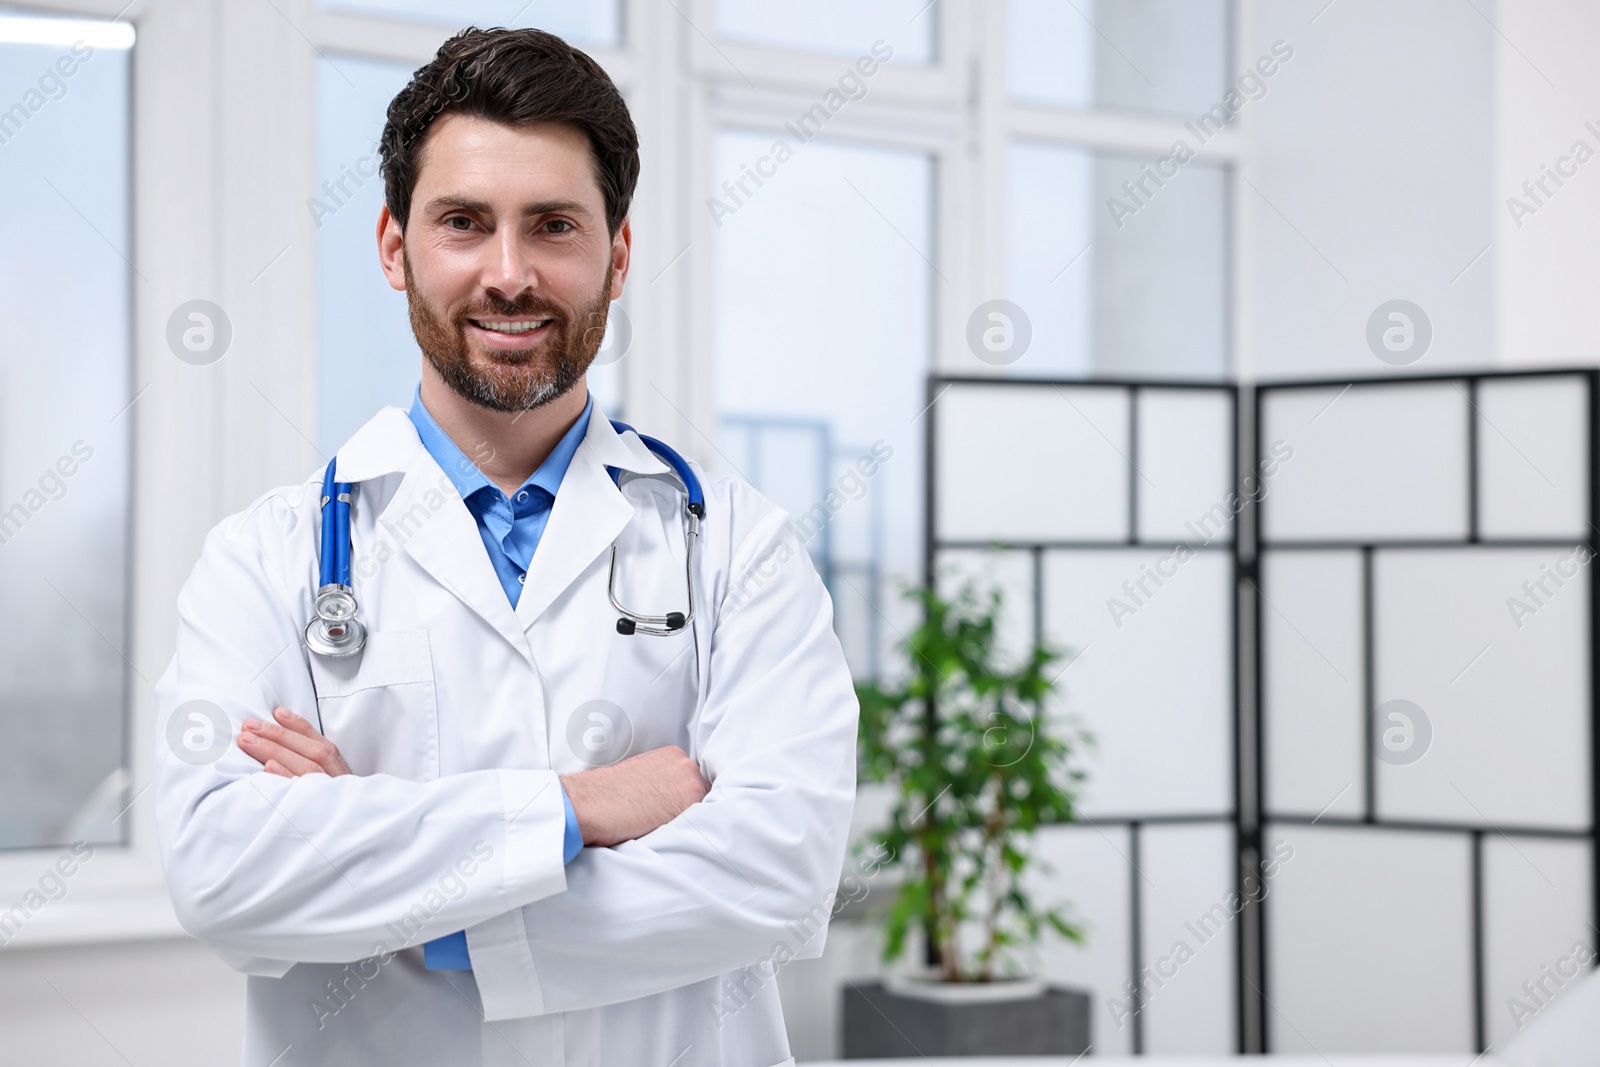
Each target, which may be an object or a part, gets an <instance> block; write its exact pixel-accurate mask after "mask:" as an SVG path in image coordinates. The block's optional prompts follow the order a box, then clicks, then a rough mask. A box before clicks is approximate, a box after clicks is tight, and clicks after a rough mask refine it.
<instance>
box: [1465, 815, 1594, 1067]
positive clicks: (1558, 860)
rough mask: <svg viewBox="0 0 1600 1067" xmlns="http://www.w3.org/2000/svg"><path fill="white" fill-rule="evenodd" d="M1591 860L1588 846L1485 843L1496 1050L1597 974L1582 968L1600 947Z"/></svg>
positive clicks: (1489, 1001) (1488, 983)
mask: <svg viewBox="0 0 1600 1067" xmlns="http://www.w3.org/2000/svg"><path fill="white" fill-rule="evenodd" d="M1591 857H1592V853H1591V850H1590V846H1589V845H1588V844H1587V843H1580V842H1576V841H1573V842H1568V841H1540V840H1537V839H1532V838H1526V837H1519V838H1504V837H1500V836H1498V835H1492V834H1491V835H1487V836H1485V837H1484V839H1483V905H1484V923H1483V925H1484V931H1483V932H1484V949H1483V966H1484V983H1485V989H1484V998H1483V999H1484V1007H1485V1008H1486V1010H1487V1016H1488V1018H1487V1022H1488V1028H1487V1029H1488V1033H1487V1035H1486V1036H1487V1037H1488V1039H1489V1043H1490V1044H1491V1045H1494V1046H1496V1047H1499V1046H1501V1045H1503V1044H1504V1043H1505V1042H1506V1041H1507V1040H1508V1039H1510V1038H1511V1037H1512V1036H1513V1035H1514V1034H1516V1033H1518V1032H1519V1031H1520V1030H1521V1029H1522V1027H1524V1026H1526V1025H1528V1023H1529V1022H1530V1021H1531V1020H1532V1019H1534V1018H1535V1017H1537V1015H1538V1013H1539V1012H1541V1011H1542V1010H1543V1008H1544V1006H1545V1004H1546V1003H1548V1002H1549V1001H1551V1000H1552V999H1557V998H1559V997H1561V996H1562V995H1564V994H1565V993H1567V992H1568V991H1569V987H1570V986H1571V985H1572V984H1573V982H1574V980H1575V979H1578V978H1580V977H1585V976H1589V975H1591V974H1592V973H1593V971H1592V970H1591V968H1590V967H1589V966H1587V965H1586V964H1584V962H1583V961H1584V960H1592V959H1593V958H1594V957H1595V950H1596V948H1597V947H1600V944H1597V936H1596V934H1595V931H1594V927H1593V926H1592V925H1590V923H1591V920H1592V914H1591V912H1590V908H1589V893H1590V882H1591V877H1590V872H1591V871H1592V870H1593V869H1594V868H1593V866H1592V859H1591ZM1580 946H1581V948H1582V951H1581V953H1575V952H1574V950H1575V949H1577V948H1579V947H1580ZM1575 956H1576V958H1574V957H1575ZM1524 983H1532V985H1533V987H1534V989H1533V991H1532V992H1530V991H1529V990H1528V989H1527V988H1525V986H1524Z"/></svg>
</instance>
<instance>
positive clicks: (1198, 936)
mask: <svg viewBox="0 0 1600 1067" xmlns="http://www.w3.org/2000/svg"><path fill="white" fill-rule="evenodd" d="M1139 837H1140V845H1139V869H1140V871H1141V872H1143V874H1144V877H1145V879H1147V881H1146V882H1145V883H1141V887H1140V889H1141V894H1142V895H1141V900H1140V907H1141V911H1142V912H1143V919H1144V921H1143V924H1142V925H1143V928H1144V933H1143V947H1144V965H1145V966H1146V967H1149V968H1150V970H1151V972H1152V974H1153V975H1154V978H1153V979H1152V980H1151V981H1150V983H1149V984H1148V985H1147V986H1146V987H1145V1005H1144V1050H1145V1051H1146V1052H1154V1053H1180V1052H1216V1053H1226V1052H1234V1051H1236V1048H1235V1042H1236V1040H1237V1035H1236V1034H1235V1032H1234V1031H1235V1019H1236V1017H1237V1016H1236V1013H1237V1008H1236V1004H1237V998H1236V995H1235V988H1236V979H1235V960H1236V959H1237V957H1236V955H1235V953H1236V952H1237V941H1238V934H1239V918H1238V915H1239V908H1240V906H1241V905H1240V898H1239V896H1238V895H1237V890H1236V885H1235V879H1234V873H1233V872H1234V854H1233V827H1232V826H1231V825H1229V826H1222V825H1219V826H1146V827H1143V828H1142V829H1141V830H1140V831H1139ZM1252 885H1254V883H1252ZM1258 892H1259V891H1258ZM1157 981H1159V982H1160V983H1161V984H1160V985H1156V982H1157Z"/></svg>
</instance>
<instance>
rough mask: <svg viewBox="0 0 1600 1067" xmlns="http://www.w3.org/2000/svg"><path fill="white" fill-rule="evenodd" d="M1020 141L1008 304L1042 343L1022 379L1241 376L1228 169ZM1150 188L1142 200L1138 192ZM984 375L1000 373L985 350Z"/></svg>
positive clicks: (1011, 196)
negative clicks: (1151, 171) (1150, 173)
mask: <svg viewBox="0 0 1600 1067" xmlns="http://www.w3.org/2000/svg"><path fill="white" fill-rule="evenodd" d="M1147 165H1148V166H1149V167H1152V168H1157V169H1159V161H1158V160H1157V158H1155V157H1149V158H1145V157H1135V156H1124V155H1113V154H1106V153H1095V152H1089V151H1086V150H1084V149H1080V148H1070V147H1065V146H1062V145H1056V144H1043V143H1038V142H1031V141H1016V142H1014V143H1013V144H1012V146H1011V150H1010V152H1009V153H1008V155H1007V170H1008V179H1007V181H1008V196H1007V207H1006V212H1007V214H1006V219H1007V222H1006V227H1007V229H1006V234H1007V240H1006V247H1007V249H1008V250H1009V251H1008V257H1009V258H1008V262H1007V292H1006V294H1005V295H1006V298H1007V299H1009V300H1011V301H1012V302H1014V303H1015V304H1017V305H1018V306H1020V307H1021V308H1022V310H1023V312H1024V313H1025V315H1026V316H1027V320H1028V323H1029V326H1030V329H1031V332H1032V339H1031V342H1030V344H1029V346H1028V348H1027V349H1026V351H1024V352H1022V353H1021V354H1020V355H1018V356H1016V357H1013V358H1011V359H1010V360H1009V361H1008V362H1006V363H1005V364H1004V365H1005V366H1008V367H1010V368H1011V369H1012V370H1013V371H1014V372H1015V373H1017V374H1021V375H1073V374H1084V373H1087V372H1090V371H1095V372H1099V373H1102V374H1107V375H1120V376H1139V375H1161V376H1167V377H1181V378H1202V379H1215V378H1221V377H1223V376H1224V374H1225V373H1226V371H1227V368H1228V365H1229V358H1228V339H1227V334H1228V315H1227V310H1228V307H1229V300H1230V297H1229V267H1228V226H1229V221H1228V212H1229V207H1228V205H1229V179H1228V171H1227V170H1226V169H1225V168H1222V167H1218V166H1215V165H1213V164H1209V163H1202V162H1199V161H1191V162H1189V163H1187V164H1184V166H1183V168H1182V170H1181V171H1179V170H1177V169H1175V165H1173V164H1171V163H1170V161H1169V163H1168V168H1169V171H1170V173H1168V175H1167V178H1166V179H1165V180H1162V179H1160V178H1159V177H1158V178H1157V180H1158V181H1161V182H1162V184H1161V186H1160V187H1158V186H1157V185H1155V184H1154V183H1153V182H1152V181H1151V179H1149V178H1147V177H1145V175H1144V171H1143V169H1142V168H1144V167H1146V166H1147ZM1140 182H1144V183H1145V185H1144V189H1145V192H1143V193H1141V192H1134V193H1131V194H1130V193H1129V192H1128V191H1127V190H1126V189H1125V188H1124V183H1134V184H1137V183H1140ZM963 358H970V360H971V366H972V367H973V368H975V369H988V368H987V367H984V366H982V364H985V363H994V362H996V360H995V358H994V357H993V356H990V355H989V354H988V353H983V354H981V355H980V354H979V353H978V352H976V351H974V352H973V353H972V354H971V355H970V357H968V356H967V355H966V354H965V353H964V354H963Z"/></svg>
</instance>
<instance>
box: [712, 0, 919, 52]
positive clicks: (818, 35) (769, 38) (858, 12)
mask: <svg viewBox="0 0 1600 1067" xmlns="http://www.w3.org/2000/svg"><path fill="white" fill-rule="evenodd" d="M936 3H937V0H812V2H810V3H805V4H775V3H773V2H772V0H716V8H715V15H714V18H715V19H716V30H717V35H718V36H719V37H725V38H727V39H729V40H733V41H740V42H743V43H746V44H754V45H761V46H763V47H767V48H781V49H786V50H790V51H796V52H820V53H822V54H824V55H833V56H842V57H848V58H851V59H854V58H856V57H857V56H861V55H867V54H870V53H871V50H872V45H873V44H874V43H875V42H877V41H882V42H884V43H885V44H887V45H888V46H889V47H890V48H892V49H894V62H896V63H931V62H933V60H934V52H935V47H936V46H935V27H936V25H937V23H938V14H939V12H938V10H937V8H936V6H935V5H936Z"/></svg>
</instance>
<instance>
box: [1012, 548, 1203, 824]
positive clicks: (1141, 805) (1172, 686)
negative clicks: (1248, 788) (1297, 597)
mask: <svg viewBox="0 0 1600 1067" xmlns="http://www.w3.org/2000/svg"><path fill="white" fill-rule="evenodd" d="M1171 552H1172V550H1171V549H1140V550H1121V549H1118V550H1106V551H1092V552H1090V551H1061V552H1051V553H1047V554H1046V556H1045V561H1044V574H1045V584H1044V589H1045V595H1044V621H1045V633H1046V635H1047V636H1048V637H1049V638H1050V640H1052V641H1054V642H1055V643H1056V644H1058V645H1064V646H1067V647H1069V648H1070V649H1072V652H1073V655H1074V656H1075V657H1077V658H1074V659H1072V660H1071V661H1070V665H1069V666H1068V668H1067V669H1066V670H1065V672H1064V673H1063V674H1062V676H1061V680H1060V682H1059V687H1060V690H1061V695H1060V703H1061V706H1063V707H1064V708H1065V709H1066V710H1067V711H1069V712H1071V713H1074V714H1076V715H1077V716H1078V718H1079V720H1080V721H1081V722H1082V724H1083V725H1084V726H1085V727H1086V728H1087V729H1088V730H1090V731H1091V732H1092V733H1093V734H1094V736H1095V738H1096V741H1097V744H1096V746H1095V748H1094V749H1092V750H1091V752H1090V753H1089V761H1088V772H1089V777H1088V781H1087V783H1086V785H1085V789H1084V805H1083V807H1084V810H1085V811H1086V812H1088V813H1090V814H1094V813H1104V814H1115V815H1135V814H1149V813H1154V814H1181V813H1207V814H1212V813H1221V812H1228V811H1231V810H1232V809H1233V781H1232V766H1233V761H1232V758H1231V745H1232V729H1233V727H1232V723H1233V710H1234V709H1233V687H1232V668H1231V663H1232V658H1233V655H1232V627H1231V621H1230V620H1231V618H1232V616H1231V614H1230V611H1231V607H1232V589H1233V584H1232V583H1233V560H1232V557H1231V555H1230V554H1229V553H1227V552H1225V551H1219V550H1206V551H1202V552H1196V553H1193V555H1192V558H1190V559H1188V561H1187V562H1184V563H1177V562H1176V560H1175V559H1174V558H1173V557H1172V555H1171ZM1163 560H1166V561H1167V562H1166V563H1165V564H1163V562H1162V561H1163ZM1160 569H1165V570H1168V571H1170V572H1171V576H1170V577H1166V578H1163V579H1161V581H1162V584H1161V585H1160V586H1157V585H1156V584H1155V580H1154V578H1152V575H1156V573H1157V571H1158V570H1160ZM1141 583H1142V588H1143V593H1141V589H1140V587H1141ZM1130 589H1131V590H1132V592H1131V593H1130V592H1129V590H1130ZM1130 611H1131V613H1130Z"/></svg>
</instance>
